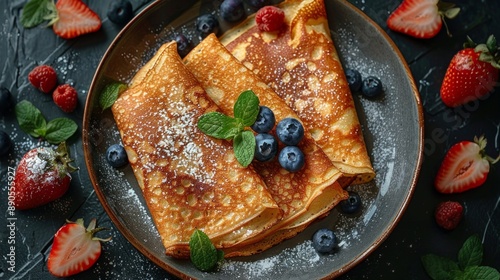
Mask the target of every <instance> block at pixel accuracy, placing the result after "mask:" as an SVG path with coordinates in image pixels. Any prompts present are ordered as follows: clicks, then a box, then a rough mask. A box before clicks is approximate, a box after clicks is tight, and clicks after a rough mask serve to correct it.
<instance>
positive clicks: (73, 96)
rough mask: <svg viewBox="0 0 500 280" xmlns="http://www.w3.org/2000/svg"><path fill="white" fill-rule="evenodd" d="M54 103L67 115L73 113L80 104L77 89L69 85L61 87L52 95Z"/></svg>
mask: <svg viewBox="0 0 500 280" xmlns="http://www.w3.org/2000/svg"><path fill="white" fill-rule="evenodd" d="M52 99H53V100H54V103H56V105H57V106H58V107H59V108H61V110H63V111H64V112H66V113H71V112H73V111H74V110H75V109H76V105H77V103H78V93H77V92H76V90H75V88H74V87H72V86H70V85H68V84H64V85H60V86H58V87H57V88H56V89H55V90H54V93H52Z"/></svg>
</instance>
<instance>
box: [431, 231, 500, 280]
mask: <svg viewBox="0 0 500 280" xmlns="http://www.w3.org/2000/svg"><path fill="white" fill-rule="evenodd" d="M482 261H483V245H482V243H481V240H480V239H479V237H478V236H477V235H473V236H471V237H469V238H468V239H467V240H466V241H465V242H464V244H463V246H462V248H461V249H460V250H459V252H458V261H454V260H451V259H449V258H446V257H441V256H437V255H434V254H427V255H425V256H423V257H422V264H423V265H424V268H425V270H426V272H427V274H428V275H429V276H430V277H431V278H432V279H457V280H460V279H463V280H465V279H468V280H471V279H481V280H499V279H500V272H498V270H496V269H495V268H492V267H489V266H481V262H482Z"/></svg>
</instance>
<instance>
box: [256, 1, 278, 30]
mask: <svg viewBox="0 0 500 280" xmlns="http://www.w3.org/2000/svg"><path fill="white" fill-rule="evenodd" d="M284 21H285V12H284V11H283V10H282V9H280V8H278V7H274V6H265V7H262V8H261V9H259V10H258V11H257V14H256V15H255V22H256V23H257V27H259V30H260V31H263V32H272V31H277V30H279V29H280V28H281V26H282V25H283V23H284Z"/></svg>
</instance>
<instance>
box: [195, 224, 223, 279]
mask: <svg viewBox="0 0 500 280" xmlns="http://www.w3.org/2000/svg"><path fill="white" fill-rule="evenodd" d="M189 250H190V259H191V262H193V264H194V266H195V267H196V268H198V269H199V270H201V271H211V270H213V269H214V268H215V267H216V265H217V264H218V263H219V262H220V261H222V260H223V259H224V252H222V251H221V250H217V249H216V248H215V246H214V244H213V243H212V241H210V238H209V237H208V235H206V234H205V233H204V232H203V231H201V230H199V229H196V230H195V231H194V232H193V234H192V235H191V238H190V239H189Z"/></svg>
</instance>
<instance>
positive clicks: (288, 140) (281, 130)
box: [276, 118, 304, 146]
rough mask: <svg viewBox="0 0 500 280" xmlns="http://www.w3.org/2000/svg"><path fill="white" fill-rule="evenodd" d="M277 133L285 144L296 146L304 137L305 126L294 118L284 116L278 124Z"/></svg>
mask: <svg viewBox="0 0 500 280" xmlns="http://www.w3.org/2000/svg"><path fill="white" fill-rule="evenodd" d="M276 135H277V136H278V139H279V140H280V141H281V142H282V143H283V144H285V145H289V146H295V145H297V144H298V143H299V142H300V140H302V138H303V137H304V127H303V126H302V124H301V123H300V122H299V121H298V120H297V119H294V118H284V119H282V120H281V121H280V122H279V123H278V125H277V126H276Z"/></svg>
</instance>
